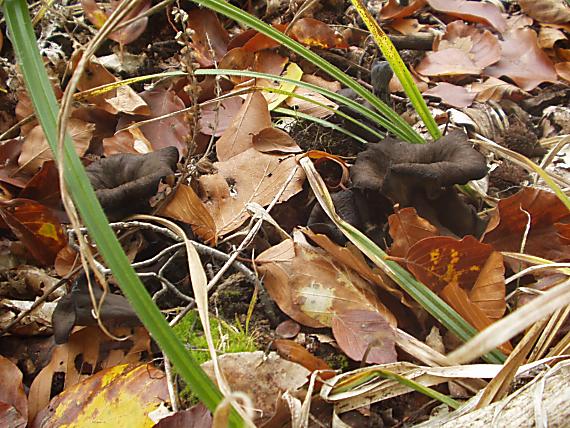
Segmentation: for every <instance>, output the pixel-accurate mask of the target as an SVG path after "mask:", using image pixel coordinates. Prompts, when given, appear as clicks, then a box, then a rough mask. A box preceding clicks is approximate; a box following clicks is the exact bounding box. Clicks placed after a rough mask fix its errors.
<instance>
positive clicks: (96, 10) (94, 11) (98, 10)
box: [81, 0, 151, 45]
mask: <svg viewBox="0 0 570 428" xmlns="http://www.w3.org/2000/svg"><path fill="white" fill-rule="evenodd" d="M120 4H121V2H120V1H119V0H111V1H110V2H109V3H104V4H101V6H100V5H99V4H97V3H96V2H95V0H81V5H82V6H83V11H84V12H85V16H87V19H89V21H91V23H92V24H93V25H95V27H97V28H101V27H102V26H103V24H104V23H105V21H107V18H109V16H110V15H111V13H113V11H114V10H115V9H116V8H117V7H118V6H119V5H120ZM150 5H151V2H150V0H144V1H141V2H138V3H137V5H136V6H135V7H134V8H133V9H132V10H131V11H130V12H129V13H127V14H126V15H125V17H124V18H123V19H121V20H120V21H119V22H118V24H121V23H123V22H127V21H130V20H131V19H133V18H137V17H139V18H138V19H137V20H136V21H134V22H132V23H131V24H129V25H127V26H126V27H124V28H121V29H120V30H116V31H113V32H111V33H109V35H108V36H107V37H108V38H109V39H111V40H114V41H115V42H117V43H119V44H121V45H127V44H129V43H132V42H134V41H135V40H136V39H138V38H139V36H140V35H141V34H142V33H144V30H146V26H147V24H148V17H146V16H145V17H140V15H142V14H143V13H144V12H146V11H147V10H148V9H149V8H150Z"/></svg>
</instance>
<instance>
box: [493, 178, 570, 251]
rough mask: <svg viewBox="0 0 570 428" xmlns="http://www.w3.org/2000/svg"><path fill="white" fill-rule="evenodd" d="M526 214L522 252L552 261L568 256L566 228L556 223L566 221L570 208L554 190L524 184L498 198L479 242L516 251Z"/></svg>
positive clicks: (519, 248)
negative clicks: (518, 189) (516, 190)
mask: <svg viewBox="0 0 570 428" xmlns="http://www.w3.org/2000/svg"><path fill="white" fill-rule="evenodd" d="M529 216H530V230H529V233H528V236H527V237H526V245H525V247H524V249H523V252H524V253H526V254H530V255H533V256H538V257H543V258H545V259H548V260H553V261H560V260H566V259H568V254H570V242H569V241H568V239H570V230H568V228H557V226H556V225H557V224H561V225H563V224H569V223H570V212H568V209H567V208H566V207H565V206H564V204H563V203H562V202H561V201H560V199H558V197H557V196H556V195H555V194H554V193H550V192H547V191H545V190H539V189H535V188H524V189H523V190H521V191H520V192H518V193H517V194H515V195H513V196H511V197H509V198H506V199H501V200H500V201H499V204H498V205H497V208H496V210H495V211H494V212H493V215H492V216H491V220H490V221H489V224H488V226H487V230H486V232H485V235H484V237H483V242H485V243H487V244H490V245H492V246H493V247H494V248H495V249H496V250H497V251H514V252H520V251H521V244H522V242H523V238H524V235H525V229H526V227H527V224H528V222H529Z"/></svg>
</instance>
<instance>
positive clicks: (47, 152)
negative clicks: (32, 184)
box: [18, 118, 95, 174]
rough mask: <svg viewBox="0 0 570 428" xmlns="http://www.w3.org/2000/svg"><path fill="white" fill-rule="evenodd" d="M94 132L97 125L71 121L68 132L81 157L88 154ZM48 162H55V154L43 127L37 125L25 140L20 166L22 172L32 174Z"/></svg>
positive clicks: (19, 160)
mask: <svg viewBox="0 0 570 428" xmlns="http://www.w3.org/2000/svg"><path fill="white" fill-rule="evenodd" d="M94 130H95V125H93V124H92V123H87V122H84V121H83V120H80V119H73V118H72V119H69V121H68V126H67V131H68V133H69V135H70V136H71V139H72V140H73V145H74V146H75V151H76V152H77V154H78V155H79V156H83V155H84V154H85V152H87V149H88V148H89V143H90V142H91V137H92V136H93V131H94ZM47 160H53V154H52V152H51V149H50V147H49V144H48V142H47V139H46V137H45V135H44V131H43V130H42V127H41V126H40V125H36V126H35V127H34V128H33V129H32V130H31V131H30V133H29V134H28V135H27V136H26V138H25V139H24V144H23V145H22V153H21V154H20V157H19V158H18V165H19V166H20V171H22V172H24V173H28V174H30V173H35V172H37V171H38V170H39V169H40V168H41V166H42V164H43V163H44V162H45V161H47Z"/></svg>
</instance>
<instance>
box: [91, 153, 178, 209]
mask: <svg viewBox="0 0 570 428" xmlns="http://www.w3.org/2000/svg"><path fill="white" fill-rule="evenodd" d="M177 161H178V150H177V149H176V148H175V147H165V148H163V149H161V150H159V151H157V152H151V153H147V154H145V155H135V154H131V153H125V154H118V155H113V156H110V157H108V158H104V159H100V160H98V161H96V162H93V163H92V164H91V165H89V166H88V167H87V168H86V172H87V175H88V177H89V180H90V181H91V184H92V185H93V188H94V189H95V193H96V195H97V198H98V199H99V202H100V203H101V206H102V207H103V209H104V210H105V213H106V214H107V217H109V218H110V219H111V220H118V219H121V218H123V217H126V216H127V215H129V214H134V213H142V212H146V211H148V210H149V209H150V205H149V202H148V200H149V198H150V197H152V196H153V195H154V194H156V192H157V189H158V183H159V182H160V180H162V179H163V178H164V177H167V176H170V175H172V174H173V173H174V171H175V170H176V162H177Z"/></svg>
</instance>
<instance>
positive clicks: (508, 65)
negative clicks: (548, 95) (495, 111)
mask: <svg viewBox="0 0 570 428" xmlns="http://www.w3.org/2000/svg"><path fill="white" fill-rule="evenodd" d="M503 38H504V40H502V41H500V44H501V49H502V58H501V60H500V61H499V62H498V63H496V64H494V65H492V66H490V67H487V68H486V69H485V74H487V75H489V76H493V77H497V78H499V77H501V76H506V77H508V78H509V79H512V80H513V81H514V82H515V83H516V84H517V85H518V86H519V87H520V88H521V89H523V90H525V91H531V90H533V89H534V88H536V87H537V86H538V85H540V84H541V83H543V82H556V81H557V80H558V79H557V76H556V70H555V69H554V65H553V64H552V61H550V59H549V58H548V55H546V53H544V51H543V50H542V49H540V47H539V46H538V38H537V36H536V32H535V31H534V30H532V29H530V28H520V29H516V30H512V31H509V32H508V33H506V34H504V35H503Z"/></svg>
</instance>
